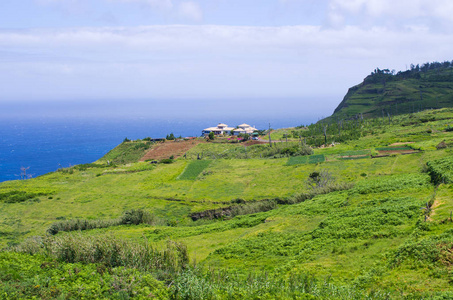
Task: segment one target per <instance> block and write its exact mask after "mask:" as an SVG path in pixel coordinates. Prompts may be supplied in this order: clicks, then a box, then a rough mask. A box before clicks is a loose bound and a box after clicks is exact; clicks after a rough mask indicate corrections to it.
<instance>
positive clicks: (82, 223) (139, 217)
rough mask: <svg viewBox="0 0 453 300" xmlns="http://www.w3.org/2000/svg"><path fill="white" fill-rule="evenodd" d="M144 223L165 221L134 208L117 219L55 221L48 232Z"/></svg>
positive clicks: (155, 223) (51, 233)
mask: <svg viewBox="0 0 453 300" xmlns="http://www.w3.org/2000/svg"><path fill="white" fill-rule="evenodd" d="M142 223H145V224H150V225H158V224H161V223H163V220H161V219H160V218H158V217H156V216H154V215H151V214H150V213H149V212H148V211H145V210H142V209H132V210H127V211H125V212H124V213H123V215H122V216H121V217H120V218H117V219H98V220H88V219H72V220H64V221H59V222H55V223H53V224H52V225H50V227H49V228H48V229H47V231H46V232H47V233H48V234H50V235H55V234H57V233H58V232H60V231H76V230H89V229H97V228H107V227H111V226H118V225H138V224H142Z"/></svg>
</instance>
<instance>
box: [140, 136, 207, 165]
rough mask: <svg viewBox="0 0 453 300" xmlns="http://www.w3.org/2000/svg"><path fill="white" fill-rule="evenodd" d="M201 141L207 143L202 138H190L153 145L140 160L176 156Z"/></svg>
mask: <svg viewBox="0 0 453 300" xmlns="http://www.w3.org/2000/svg"><path fill="white" fill-rule="evenodd" d="M200 143H205V141H202V140H198V139H197V140H189V141H166V142H164V143H160V144H157V145H155V146H153V148H151V149H150V150H149V151H148V152H147V153H146V154H145V155H144V156H143V157H142V158H141V159H140V161H145V160H148V159H156V160H159V159H164V158H170V156H172V155H173V156H174V157H175V158H177V157H180V156H182V155H184V153H186V152H187V151H189V150H190V149H191V148H192V147H195V146H196V145H198V144H200Z"/></svg>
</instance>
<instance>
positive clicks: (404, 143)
mask: <svg viewBox="0 0 453 300" xmlns="http://www.w3.org/2000/svg"><path fill="white" fill-rule="evenodd" d="M413 143H415V142H400V143H393V144H390V145H389V146H399V145H407V144H413Z"/></svg>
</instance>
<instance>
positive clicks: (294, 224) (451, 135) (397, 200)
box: [0, 109, 453, 299]
mask: <svg viewBox="0 0 453 300" xmlns="http://www.w3.org/2000/svg"><path fill="white" fill-rule="evenodd" d="M422 120H426V121H422ZM379 122H380V120H377V121H376V120H365V121H363V124H362V125H361V126H362V127H361V128H362V129H361V130H362V131H363V132H362V133H361V134H360V136H357V137H352V136H351V139H349V140H348V141H346V142H343V143H339V144H336V145H335V146H334V147H323V148H315V149H314V154H312V155H305V156H291V152H289V151H288V150H285V149H291V148H292V147H293V146H295V147H301V144H300V140H299V139H297V138H292V140H291V139H290V141H289V142H288V145H286V141H284V142H283V143H281V144H280V145H278V146H276V148H275V151H276V152H273V153H274V154H272V155H271V156H265V155H263V154H264V153H267V152H265V151H269V149H266V148H264V147H268V148H269V146H268V145H256V146H249V147H247V148H246V149H244V146H243V145H242V144H240V143H236V144H230V143H203V144H199V145H197V146H196V147H194V148H192V149H191V150H190V151H189V152H188V154H187V156H186V158H184V157H181V158H179V159H177V160H175V161H174V162H173V163H169V164H164V163H158V164H151V163H149V162H137V161H138V159H139V156H140V155H139V154H138V152H140V151H144V150H143V149H144V148H145V147H144V146H137V145H141V144H143V145H147V144H146V143H147V142H146V141H134V142H124V143H123V144H121V145H120V146H118V147H117V148H115V149H114V150H112V151H111V152H110V153H109V154H107V156H106V157H104V158H102V159H100V160H99V161H98V162H97V163H96V164H89V165H81V166H74V167H72V168H67V169H62V170H59V171H57V172H54V173H49V174H46V175H43V176H40V177H37V178H34V179H30V180H23V181H10V182H3V183H0V233H1V234H0V245H1V247H2V248H4V251H3V252H0V256H1V257H2V259H0V290H1V291H2V295H10V296H11V297H12V298H14V297H16V298H20V297H23V295H34V296H36V297H37V298H43V297H44V298H57V297H63V296H64V295H72V297H77V296H79V297H85V298H87V299H90V297H91V298H93V297H94V296H93V295H95V294H96V293H100V294H102V295H103V297H105V298H118V299H125V298H127V297H139V296H140V297H141V296H143V295H144V292H143V291H144V289H145V287H146V286H148V287H149V293H151V292H152V293H154V294H155V295H160V296H158V297H160V298H161V299H168V298H173V299H201V298H205V299H238V298H242V299H243V298H247V299H275V298H280V299H298V298H300V299H329V297H330V298H331V297H334V298H338V299H388V298H395V299H399V298H404V297H407V299H425V298H430V297H434V296H438V297H439V299H449V298H448V297H450V296H452V295H451V293H449V291H451V290H452V289H453V286H452V282H453V279H452V278H453V274H452V272H451V265H452V264H453V256H452V255H451V249H453V239H452V236H453V222H452V220H451V214H452V211H453V200H452V199H453V187H452V181H453V180H452V178H453V176H452V175H451V174H452V165H453V164H452V161H451V157H453V155H452V154H453V153H452V148H451V146H448V144H449V143H451V142H452V141H453V132H452V131H448V130H446V128H448V125H453V111H452V110H450V109H443V110H439V111H426V112H422V113H418V114H415V115H404V116H399V117H398V118H396V117H395V119H394V120H393V123H392V124H382V123H379ZM294 130H296V129H294V128H291V129H286V130H282V131H279V130H277V131H275V132H274V133H273V134H276V135H278V134H280V133H282V132H283V133H282V134H290V133H291V132H292V131H294ZM297 130H306V131H307V132H308V131H309V130H311V129H297ZM345 131H346V130H345ZM371 131H372V133H371ZM279 132H280V133H279ZM313 132H315V131H313ZM350 132H355V129H351V131H350ZM319 134H320V135H321V137H322V138H323V136H322V133H319ZM442 141H445V143H446V144H447V146H446V147H441V148H439V149H438V148H437V147H436V146H437V145H438V144H439V143H440V142H442ZM404 142H412V143H411V144H410V148H411V149H418V150H422V151H420V152H417V153H414V154H409V155H400V154H395V155H391V156H388V157H380V158H371V155H374V154H376V152H377V151H378V150H381V149H382V150H395V147H397V148H398V149H399V148H404V149H406V147H407V146H405V145H394V146H390V145H392V144H393V143H404ZM291 143H293V144H291ZM139 148H140V149H139ZM139 150H140V151H139ZM277 150H278V152H277ZM241 151H242V152H241ZM246 151H247V152H246ZM272 151H274V150H272ZM282 151H283V152H282ZM141 153H143V152H141ZM222 153H223V154H222ZM282 153H283V154H284V155H281V154H282ZM277 154H278V155H277ZM197 157H198V158H200V159H197ZM348 158H350V159H348ZM359 158H360V159H359ZM107 160H108V161H109V162H110V165H109V164H108V163H107ZM122 161H124V163H123V162H122ZM310 180H311V181H310ZM301 195H311V196H306V197H305V196H304V197H302V196H301ZM131 210H143V211H146V212H147V213H149V215H148V216H149V219H150V221H149V222H137V223H133V222H132V223H128V222H124V221H118V220H122V219H121V218H123V219H124V216H125V215H127V213H125V212H127V211H131ZM233 210H237V211H239V210H240V211H241V213H240V214H229V212H231V211H233ZM207 211H211V212H212V211H215V212H218V213H219V215H218V216H216V217H214V218H209V219H208V218H203V217H202V216H203V213H206V212H207ZM220 212H222V214H220ZM194 213H199V214H200V216H201V217H200V218H197V219H198V220H197V221H193V219H192V218H191V217H190V216H191V215H192V214H194ZM211 215H213V214H211ZM74 219H83V220H87V221H86V222H85V223H90V222H91V223H93V224H97V223H99V224H101V223H102V224H104V225H103V226H101V227H105V228H100V227H99V228H98V229H90V230H83V231H75V232H72V231H70V232H59V233H58V234H56V235H54V236H46V231H47V229H48V228H49V227H50V226H52V224H54V223H56V222H60V223H61V224H64V222H68V224H69V223H70V222H73V220H74ZM81 222H82V221H81ZM82 223H83V222H82ZM91 223H90V224H91ZM139 223H140V224H139ZM74 224H75V223H74ZM77 224H78V223H77ZM118 224H128V225H118ZM134 224H139V225H134ZM36 236H39V238H33V239H32V240H28V239H29V238H31V237H36ZM113 237H114V239H113ZM76 240H78V241H80V243H81V244H83V245H86V247H85V248H83V247H82V248H83V249H82V248H77V247H79V246H78V245H77V243H73V242H71V243H72V244H71V243H69V241H76ZM169 240H171V241H172V242H169ZM64 241H65V242H64ZM107 241H112V244H109V243H108V242H107ZM113 241H115V242H114V243H113ZM66 242H67V243H69V244H65V243H66ZM82 242H83V243H82ZM172 243H175V244H172ZM46 245H47V246H46ZM50 245H52V246H50ZM58 245H66V246H64V247H66V248H61V249H60V248H58V247H59V246H58ZM109 245H110V246H109ZM169 245H173V246H169ZM46 247H47V248H46ZM49 247H53V248H49ZM62 247H63V246H62ZM90 247H91V248H90ZM109 247H110V248H109ZM149 247H152V249H156V250H152V251H151V250H150V249H151V248H149ZM123 248H124V249H123ZM40 249H41V250H40ZM42 249H52V250H49V251H47V252H46V251H42ZM64 249H66V250H64ZM68 249H69V250H68ZM71 249H72V250H71ZM90 249H91V250H90ZM96 249H97V250H96ZM126 249H129V250H126ZM130 249H136V250H130ZM175 249H176V250H175ZM184 249H186V250H184ZM6 250H8V251H6ZM68 251H69V252H68ZM71 251H72V252H71ZM80 251H88V252H87V254H86V255H85V256H86V257H91V258H90V259H91V261H90V262H86V261H85V262H84V261H83V260H82V259H83V257H85V256H84V255H82V254H80V253H79V252H80ZM96 251H98V252H99V251H104V252H102V253H105V254H103V255H101V256H99V255H98V256H96V255H97V254H96V253H98V252H96ZM133 251H137V252H136V253H141V254H140V255H143V256H137V257H142V258H140V259H139V260H136V261H134V262H133V264H134V266H135V267H134V268H129V267H127V265H128V264H131V263H132V262H131V261H130V259H131V255H132V254H130V253H135V252H133ZM153 251H154V252H153ZM159 251H160V252H159ZM165 251H167V252H165ZM175 251H176V252H175ZM184 251H187V255H186V253H185V252H184ZM29 253H35V254H34V255H33V256H30V255H29ZM62 253H65V255H64V256H61V255H62ZM71 253H72V254H71ZM84 253H85V252H84ZM99 253H100V252H99ZM128 253H129V254H128ZM147 253H148V254H147ZM150 253H151V254H150ZM159 253H160V254H159ZM165 253H167V254H165ZM175 253H176V254H175ZM105 255H108V257H109V260H108V261H106V260H100V258H101V257H104V256H105ZM137 255H138V254H137ZM160 255H162V256H160ZM150 257H157V258H159V257H164V258H165V261H166V263H165V264H163V263H162V264H161V263H156V267H153V269H146V268H145V267H143V266H144V265H143V264H145V262H146V261H148V260H147V259H150ZM182 257H184V263H183V262H182V259H183V258H182ZM159 259H160V258H159ZM159 259H158V260H157V261H161V260H159ZM162 259H163V258H162ZM112 261H114V262H115V263H112ZM82 263H83V264H82ZM47 264H50V265H52V266H55V268H54V269H55V270H54V271H52V268H46V267H44V268H42V267H41V268H39V266H42V265H44V266H47ZM11 266H13V267H11ZM26 266H28V270H33V271H27V269H26V268H27V267H26ZM12 268H13V269H14V272H12V270H13V269H12ZM76 269H77V270H79V271H78V272H79V273H74V272H75V271H74V270H76ZM68 270H70V271H69V273H68ZM105 270H110V271H108V272H106V271H105ZM65 272H66V273H65ZM89 272H91V273H93V272H94V273H93V274H95V276H94V277H93V278H96V280H98V281H99V280H101V278H102V280H103V282H106V283H109V284H107V285H105V287H103V288H102V289H103V290H102V292H101V291H98V290H97V287H95V286H94V285H93V284H92V281H90V279H89V278H88V277H87V276H86V274H88V273H89ZM128 272H129V273H128ZM64 273H65V274H68V275H67V276H68V278H70V280H69V279H68V281H67V282H63V281H61V280H60V281H59V279H58V278H62V277H63V274H64ZM11 274H13V275H11ZM77 274H80V275H78V277H77V276H76V275H77ZM33 276H35V277H33ZM71 276H74V277H71ZM131 276H135V277H136V278H140V280H138V281H134V283H133V282H132V281H131V278H132V277H131ZM46 278H47V279H46ZM49 278H50V279H49ZM46 280H47V282H51V284H47V285H46V284H45V282H46ZM49 280H50V281H49ZM93 280H94V279H93ZM119 281H121V283H120V282H119ZM112 282H113V283H112ZM36 286H38V287H36ZM107 286H110V287H112V288H107ZM122 286H124V287H126V286H131V287H132V286H133V287H134V288H124V289H123V288H121V287H122ZM134 289H136V292H137V293H136V294H134ZM90 291H92V292H90ZM5 293H6V294H5ZM14 295H15V296H14ZM21 295H22V296H21ZM333 295H334V296H333ZM13 296H14V297H13ZM304 297H305V298H304ZM441 297H444V298H441Z"/></svg>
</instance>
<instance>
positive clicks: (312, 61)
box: [0, 0, 453, 116]
mask: <svg viewBox="0 0 453 300" xmlns="http://www.w3.org/2000/svg"><path fill="white" fill-rule="evenodd" d="M452 50H453V1H451V0H429V1H428V0H20V1H17V0H2V1H0V108H1V107H3V109H1V111H0V115H2V113H3V115H5V114H7V113H8V110H9V109H10V110H11V112H12V111H13V108H12V107H13V106H14V107H16V110H17V108H18V107H19V108H20V107H24V109H25V108H26V107H31V108H33V109H36V107H39V106H40V105H41V104H42V105H44V104H46V103H47V104H49V103H54V104H57V105H58V107H65V105H66V104H68V105H67V107H71V109H74V105H73V104H74V103H78V104H80V105H79V106H78V107H82V108H83V107H89V105H93V103H94V104H96V105H99V106H102V105H105V104H108V103H112V102H113V103H123V104H127V103H139V102H140V101H142V102H150V103H151V102H152V103H153V105H157V106H158V105H159V103H170V102H171V103H173V104H174V103H184V105H186V106H187V105H188V106H190V105H200V106H203V105H205V104H206V103H207V102H209V101H212V102H213V103H215V104H217V105H218V106H219V107H222V108H225V109H226V108H228V107H229V108H235V107H236V108H237V107H240V106H241V105H240V104H241V103H246V102H247V101H248V100H251V99H252V100H253V101H252V102H253V103H255V104H256V103H258V104H259V103H260V102H259V101H260V100H261V99H264V100H266V101H272V100H274V101H275V102H276V103H277V104H278V103H286V104H287V103H290V104H288V105H291V106H293V105H298V107H297V109H300V110H302V109H303V110H304V111H305V113H307V111H309V112H311V113H314V114H319V115H323V116H328V115H330V114H331V113H332V112H333V110H334V109H335V107H336V106H337V105H338V104H339V103H340V101H341V100H342V98H343V97H344V95H345V94H346V92H347V90H348V88H349V87H351V86H353V85H356V84H358V83H360V82H361V81H362V80H363V78H364V77H366V76H367V75H368V74H370V72H371V71H373V70H374V69H375V68H376V67H379V68H381V69H383V68H388V69H390V70H392V69H395V70H396V71H399V70H406V69H407V68H408V67H409V66H410V64H411V63H414V64H417V63H420V64H422V63H425V62H432V61H444V60H452V59H453V54H452V53H453V51H452ZM288 99H289V100H288ZM229 101H232V102H231V103H234V105H230V106H228V103H229ZM285 101H286V102H285ZM288 101H289V102H288ZM266 103H269V102H266ZM214 106H215V105H214ZM184 107H185V106H184ZM288 110H289V111H294V110H292V109H291V107H289V108H288ZM262 113H265V112H262Z"/></svg>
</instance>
